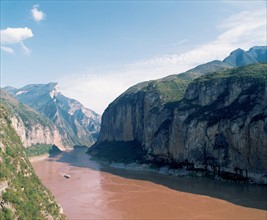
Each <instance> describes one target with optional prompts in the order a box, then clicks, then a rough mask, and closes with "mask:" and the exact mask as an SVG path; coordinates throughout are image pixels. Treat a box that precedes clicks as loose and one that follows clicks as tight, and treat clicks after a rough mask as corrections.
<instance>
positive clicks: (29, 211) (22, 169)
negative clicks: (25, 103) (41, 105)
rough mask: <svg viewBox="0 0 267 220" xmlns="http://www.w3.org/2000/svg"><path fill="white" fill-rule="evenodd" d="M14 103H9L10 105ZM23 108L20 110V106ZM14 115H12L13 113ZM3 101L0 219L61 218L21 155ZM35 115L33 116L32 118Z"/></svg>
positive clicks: (22, 153)
mask: <svg viewBox="0 0 267 220" xmlns="http://www.w3.org/2000/svg"><path fill="white" fill-rule="evenodd" d="M13 104H15V106H16V104H17V103H12V105H13ZM23 108H24V107H23ZM13 113H14V112H13ZM13 113H12V114H10V109H9V107H8V108H6V102H5V103H2V101H1V103H0V219H1V220H2V219H3V220H4V219H7V220H9V219H58V220H60V219H65V217H64V216H63V214H61V212H62V209H61V208H60V207H59V205H58V204H57V203H56V201H55V198H54V197H53V196H52V195H51V193H50V192H49V191H48V190H47V189H46V188H45V187H44V186H43V185H42V184H41V182H40V180H39V179H38V177H37V176H36V174H35V173H34V170H33V168H32V166H31V164H30V162H29V160H28V158H27V157H26V156H25V152H24V150H23V145H22V143H21V141H20V138H19V136H18V135H17V133H16V131H15V130H14V128H13V125H12V118H14V115H13ZM34 115H35V114H34V113H33V114H32V116H34Z"/></svg>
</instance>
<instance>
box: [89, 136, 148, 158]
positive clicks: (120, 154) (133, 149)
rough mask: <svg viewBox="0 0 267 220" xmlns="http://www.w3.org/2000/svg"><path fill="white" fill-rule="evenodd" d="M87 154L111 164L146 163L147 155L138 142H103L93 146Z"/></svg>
mask: <svg viewBox="0 0 267 220" xmlns="http://www.w3.org/2000/svg"><path fill="white" fill-rule="evenodd" d="M96 146H97V148H96ZM87 153H88V154H90V155H91V156H93V158H96V159H99V160H102V161H105V162H109V163H111V162H115V163H144V162H145V159H144V158H145V155H146V151H145V150H143V148H142V146H141V144H140V143H139V142H137V141H112V142H103V143H100V144H95V145H93V146H92V147H91V148H89V149H88V151H87Z"/></svg>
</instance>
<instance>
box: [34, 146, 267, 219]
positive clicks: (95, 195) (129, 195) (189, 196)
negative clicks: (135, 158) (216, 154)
mask: <svg viewBox="0 0 267 220" xmlns="http://www.w3.org/2000/svg"><path fill="white" fill-rule="evenodd" d="M85 151H86V149H84V148H76V149H75V150H73V151H70V152H62V153H60V154H58V155H56V156H50V157H49V158H46V159H42V160H38V161H33V162H32V165H33V167H34V169H35V171H36V173H37V175H38V176H39V178H40V179H41V181H42V182H43V184H44V185H45V186H46V187H47V188H48V189H49V190H50V191H51V192H52V194H53V195H54V196H55V198H56V200H57V202H58V203H59V204H60V205H61V206H62V207H63V211H64V214H65V215H66V216H67V218H68V219H77V220H78V219H101V220H102V219H264V220H266V219H267V212H266V207H267V196H266V195H267V188H266V187H261V186H252V185H245V184H237V183H228V182H219V181H214V180H209V179H201V178H192V177H191V178H190V177H174V176H168V175H162V174H158V173H155V172H149V171H133V170H126V169H118V168H112V167H109V166H107V165H102V164H99V163H98V162H95V161H92V160H90V156H88V155H86V154H85ZM64 174H69V175H70V178H69V179H67V178H65V177H64Z"/></svg>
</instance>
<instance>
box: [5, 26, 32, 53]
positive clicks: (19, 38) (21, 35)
mask: <svg viewBox="0 0 267 220" xmlns="http://www.w3.org/2000/svg"><path fill="white" fill-rule="evenodd" d="M32 37H33V33H32V30H31V29H30V28H28V27H24V28H9V27H8V28H6V29H3V30H1V49H2V50H3V51H4V52H7V53H15V52H14V50H13V49H12V48H11V47H10V45H14V44H20V45H21V47H22V49H23V51H24V52H25V53H26V54H27V55H30V51H31V50H30V49H29V48H27V47H26V46H25V45H24V43H23V41H24V40H26V39H29V38H32ZM6 45H9V47H7V46H6Z"/></svg>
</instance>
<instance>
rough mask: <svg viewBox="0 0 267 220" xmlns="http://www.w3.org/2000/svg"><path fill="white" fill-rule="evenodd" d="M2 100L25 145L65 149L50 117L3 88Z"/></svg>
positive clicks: (0, 91) (1, 92)
mask: <svg viewBox="0 0 267 220" xmlns="http://www.w3.org/2000/svg"><path fill="white" fill-rule="evenodd" d="M0 102H1V103H2V104H3V105H5V107H6V108H7V109H8V111H9V113H10V120H11V124H12V127H13V128H14V129H15V131H16V132H17V134H18V135H19V137H20V139H21V141H22V143H23V145H24V146H25V147H30V146H32V145H36V144H47V145H56V146H57V147H58V148H60V149H61V150H64V149H65V147H64V146H63V145H62V141H61V137H60V135H59V131H58V129H57V128H56V126H55V125H54V124H53V122H52V121H50V120H49V119H48V118H46V117H44V116H43V115H41V114H40V113H38V112H36V111H34V110H33V109H31V108H29V107H27V106H25V105H23V104H21V103H19V102H18V101H17V100H16V99H14V98H13V97H12V96H10V95H9V94H7V93H6V92H5V91H3V90H1V89H0Z"/></svg>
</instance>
